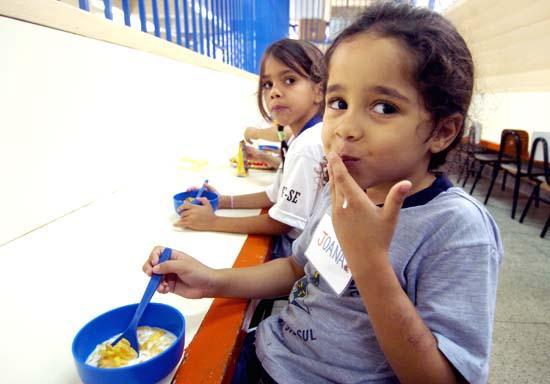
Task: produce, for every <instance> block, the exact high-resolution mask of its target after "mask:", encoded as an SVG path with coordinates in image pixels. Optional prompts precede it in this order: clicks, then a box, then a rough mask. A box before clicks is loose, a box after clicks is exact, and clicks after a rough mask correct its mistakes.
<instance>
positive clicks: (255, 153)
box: [246, 145, 265, 161]
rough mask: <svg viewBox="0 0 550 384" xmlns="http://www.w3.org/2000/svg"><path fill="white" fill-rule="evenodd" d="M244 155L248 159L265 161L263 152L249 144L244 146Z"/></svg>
mask: <svg viewBox="0 0 550 384" xmlns="http://www.w3.org/2000/svg"><path fill="white" fill-rule="evenodd" d="M246 155H247V156H248V159H249V160H256V161H265V153H264V152H263V151H260V150H259V149H256V148H254V147H253V146H251V145H247V146H246Z"/></svg>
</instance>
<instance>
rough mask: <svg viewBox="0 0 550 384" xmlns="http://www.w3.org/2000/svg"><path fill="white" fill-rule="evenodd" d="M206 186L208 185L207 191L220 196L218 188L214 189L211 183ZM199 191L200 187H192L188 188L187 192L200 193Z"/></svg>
mask: <svg viewBox="0 0 550 384" xmlns="http://www.w3.org/2000/svg"><path fill="white" fill-rule="evenodd" d="M205 184H206V188H205V190H206V191H209V192H214V193H215V194H216V195H218V196H220V193H219V192H218V190H217V189H216V188H214V187H213V186H212V185H210V184H209V183H205ZM199 189H200V187H195V186H192V187H190V188H187V190H186V191H185V192H190V191H198V190H199Z"/></svg>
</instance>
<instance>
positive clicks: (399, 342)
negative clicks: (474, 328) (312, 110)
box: [327, 154, 457, 383]
mask: <svg viewBox="0 0 550 384" xmlns="http://www.w3.org/2000/svg"><path fill="white" fill-rule="evenodd" d="M327 159H328V160H329V179H330V185H331V198H332V222H333V225H334V229H335V231H336V235H337V238H338V241H339V243H340V245H341V247H342V250H343V251H344V254H345V255H346V260H347V262H348V265H349V267H350V270H351V272H352V275H353V278H354V280H355V283H356V285H357V288H358V289H359V292H360V294H361V299H362V301H363V304H364V305H365V308H366V310H367V313H368V314H369V318H370V321H371V323H372V326H373V328H374V331H375V333H376V338H377V340H378V343H379V345H380V347H381V348H382V351H383V352H384V355H385V356H386V358H387V359H388V362H389V363H390V365H391V367H392V369H393V370H394V372H395V374H396V375H397V376H398V378H399V380H400V381H402V382H422V383H430V382H436V383H453V382H456V380H457V377H456V376H455V374H454V371H453V367H452V365H451V364H450V363H449V362H448V360H447V359H446V358H445V356H444V355H443V354H442V353H441V352H440V351H439V349H438V347H437V342H436V339H435V337H434V335H433V334H432V332H431V330H430V329H429V328H428V327H427V326H426V324H425V323H424V321H423V320H422V318H421V317H420V316H419V315H418V313H417V312H416V309H415V307H414V305H413V304H412V302H411V301H410V300H409V298H408V296H407V295H406V293H405V292H404V290H403V289H402V287H401V286H400V284H399V281H398V279H397V276H396V275H395V272H394V270H393V268H392V265H391V263H390V258H389V246H390V243H391V239H392V237H393V232H394V230H395V225H396V224H397V218H398V216H399V209H400V208H401V206H402V204H403V200H404V198H405V195H406V194H407V192H408V191H409V190H410V188H411V184H410V182H400V183H398V184H396V185H394V186H393V187H392V189H391V190H390V192H389V193H388V195H387V198H386V201H385V203H384V206H383V208H378V207H377V206H376V205H374V204H373V203H372V202H371V201H370V200H369V198H368V197H367V195H366V194H365V193H364V192H363V190H362V189H361V188H360V187H359V185H357V183H355V181H354V180H353V178H352V177H351V176H350V174H349V173H348V172H347V170H346V167H345V165H344V164H343V163H342V161H341V160H340V158H339V157H338V156H334V155H333V154H329V155H327ZM344 201H346V204H344ZM344 206H346V208H344Z"/></svg>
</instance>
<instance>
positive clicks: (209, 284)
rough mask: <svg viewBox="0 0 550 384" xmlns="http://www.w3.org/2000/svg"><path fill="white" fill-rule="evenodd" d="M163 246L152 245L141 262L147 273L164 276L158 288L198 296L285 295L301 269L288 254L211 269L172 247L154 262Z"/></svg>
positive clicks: (245, 296)
mask: <svg viewBox="0 0 550 384" xmlns="http://www.w3.org/2000/svg"><path fill="white" fill-rule="evenodd" d="M163 249H164V248H163V247H155V248H154V249H153V251H152V252H151V254H150V256H149V258H148V259H147V261H146V262H145V264H144V265H143V271H144V272H145V273H147V274H148V275H149V276H150V275H151V274H152V273H153V272H154V273H157V274H161V275H164V276H163V281H162V282H161V284H160V285H159V288H158V291H159V292H161V293H168V292H172V293H176V294H178V295H180V296H183V297H186V298H190V299H198V298H203V297H233V298H247V299H248V298H250V299H252V298H271V297H278V296H282V295H287V294H288V293H289V292H290V289H291V288H292V286H293V284H294V282H295V281H297V280H298V279H299V278H301V277H302V276H303V275H304V270H303V268H302V267H301V266H299V265H298V264H296V262H294V260H293V259H292V258H291V257H285V258H281V259H276V260H273V261H270V262H268V263H265V264H261V265H258V266H254V267H248V268H229V269H218V270H216V269H212V268H209V267H207V266H205V265H204V264H202V263H200V262H199V261H197V260H196V259H194V258H193V257H191V256H189V255H187V254H185V253H183V252H180V251H176V250H173V251H172V256H171V258H170V260H169V261H166V262H164V263H162V264H159V265H157V264H158V261H159V256H160V253H161V252H162V250H163Z"/></svg>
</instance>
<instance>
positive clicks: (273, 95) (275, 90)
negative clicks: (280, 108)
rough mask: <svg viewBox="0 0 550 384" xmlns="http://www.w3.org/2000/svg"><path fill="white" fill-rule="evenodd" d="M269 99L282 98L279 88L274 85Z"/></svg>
mask: <svg viewBox="0 0 550 384" xmlns="http://www.w3.org/2000/svg"><path fill="white" fill-rule="evenodd" d="M269 97H271V98H272V99H275V98H277V97H281V91H279V88H277V87H276V86H275V85H273V87H272V88H271V92H270V93H269Z"/></svg>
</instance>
